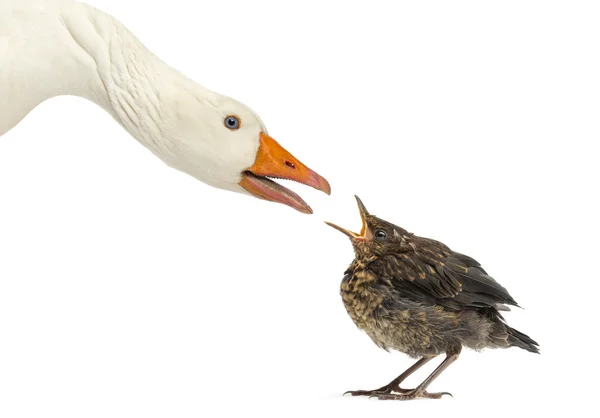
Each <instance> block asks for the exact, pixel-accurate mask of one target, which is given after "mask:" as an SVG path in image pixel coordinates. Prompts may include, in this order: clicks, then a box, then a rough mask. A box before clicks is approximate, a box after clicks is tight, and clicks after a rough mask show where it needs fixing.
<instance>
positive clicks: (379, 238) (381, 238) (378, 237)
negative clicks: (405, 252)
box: [373, 229, 387, 241]
mask: <svg viewBox="0 0 600 418" xmlns="http://www.w3.org/2000/svg"><path fill="white" fill-rule="evenodd" d="M373 236H374V237H375V239H376V240H377V241H385V239H386V238H387V234H386V233H385V231H382V230H381V229H378V230H377V231H375V233H374V234H373Z"/></svg>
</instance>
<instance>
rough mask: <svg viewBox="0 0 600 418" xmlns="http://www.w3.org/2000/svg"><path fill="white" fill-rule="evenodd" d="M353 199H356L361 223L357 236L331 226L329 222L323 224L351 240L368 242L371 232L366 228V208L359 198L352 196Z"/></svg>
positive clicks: (367, 213) (338, 227)
mask: <svg viewBox="0 0 600 418" xmlns="http://www.w3.org/2000/svg"><path fill="white" fill-rule="evenodd" d="M354 197H355V198H356V204H357V205H358V210H359V212H360V219H361V221H362V228H361V230H360V233H359V234H357V233H356V232H352V231H349V230H347V229H345V228H342V227H341V226H337V225H336V224H333V223H331V222H325V223H326V224H327V225H329V226H330V227H332V228H335V229H337V230H338V231H340V232H342V233H343V234H346V235H347V236H349V237H350V238H351V239H353V240H361V241H365V240H370V239H372V238H373V234H372V233H371V230H370V229H369V227H368V226H367V216H369V212H368V211H367V208H366V207H365V205H364V204H363V202H362V200H360V198H359V197H358V196H354Z"/></svg>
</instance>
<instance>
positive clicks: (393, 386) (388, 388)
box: [344, 357, 433, 396]
mask: <svg viewBox="0 0 600 418" xmlns="http://www.w3.org/2000/svg"><path fill="white" fill-rule="evenodd" d="M432 358H433V357H422V358H421V359H420V360H418V361H417V362H416V363H415V364H413V365H412V366H410V367H409V368H408V369H406V371H404V373H402V374H401V375H400V376H398V377H397V378H395V379H394V380H392V381H391V382H390V383H388V384H387V385H385V386H382V387H380V388H379V389H374V390H349V391H348V392H345V393H344V395H346V394H347V393H349V394H350V395H352V396H379V395H389V394H391V393H392V392H400V393H404V392H408V391H409V389H402V388H401V387H400V383H402V382H403V381H404V380H405V379H406V378H407V377H408V376H410V375H411V374H413V373H414V372H416V371H417V370H419V369H420V368H421V367H422V366H424V365H425V364H426V363H427V362H428V361H429V360H431V359H432Z"/></svg>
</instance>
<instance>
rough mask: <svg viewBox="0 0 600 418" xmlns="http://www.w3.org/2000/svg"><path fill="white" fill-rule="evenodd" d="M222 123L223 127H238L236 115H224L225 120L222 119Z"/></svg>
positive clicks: (233, 128)
mask: <svg viewBox="0 0 600 418" xmlns="http://www.w3.org/2000/svg"><path fill="white" fill-rule="evenodd" d="M223 123H224V124H225V127H226V128H227V129H231V130H232V131H235V130H237V129H240V120H239V118H238V117H237V116H234V115H229V116H225V120H223Z"/></svg>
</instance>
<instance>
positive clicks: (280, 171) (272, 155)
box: [239, 132, 331, 213]
mask: <svg viewBox="0 0 600 418" xmlns="http://www.w3.org/2000/svg"><path fill="white" fill-rule="evenodd" d="M268 177H272V178H279V179H286V180H293V181H296V182H298V183H302V184H305V185H307V186H310V187H313V188H315V189H317V190H320V191H322V192H324V193H327V194H331V187H330V186H329V183H328V182H327V180H325V179H324V178H323V177H321V176H320V175H319V174H317V173H315V172H314V171H312V170H311V169H310V168H308V167H307V166H305V165H304V164H302V163H301V162H300V161H299V160H298V159H296V157H294V156H293V155H292V154H290V153H289V152H288V151H287V150H286V149H285V148H283V147H282V146H281V145H279V143H278V142H277V141H275V140H274V139H273V138H271V137H270V136H269V135H267V134H265V133H262V132H261V134H260V145H259V147H258V152H257V153H256V160H255V161H254V165H252V167H250V168H248V169H247V170H246V171H244V172H243V173H242V180H241V181H240V183H239V184H240V186H242V187H243V188H244V189H246V190H247V191H248V192H250V193H251V194H252V195H254V196H256V197H258V198H260V199H265V200H269V201H271V202H278V203H283V204H284V205H287V206H290V207H292V208H294V209H296V210H298V211H300V212H302V213H312V209H311V208H310V206H308V204H306V202H305V201H304V200H302V199H301V198H300V196H298V195H297V194H296V193H294V192H292V191H291V190H289V189H287V188H285V187H283V186H281V185H280V184H277V183H275V182H274V181H273V180H271V179H269V178H268Z"/></svg>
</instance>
